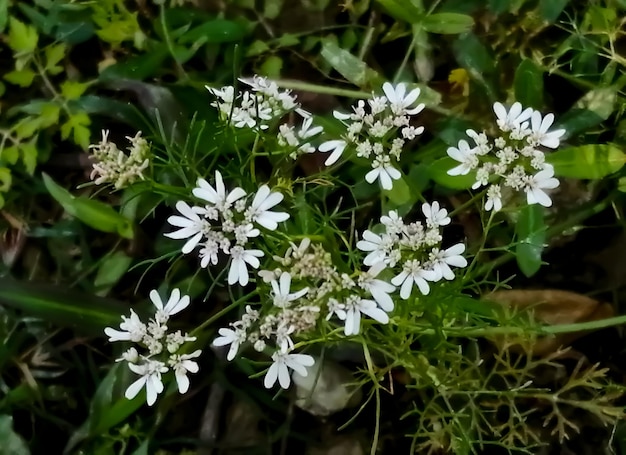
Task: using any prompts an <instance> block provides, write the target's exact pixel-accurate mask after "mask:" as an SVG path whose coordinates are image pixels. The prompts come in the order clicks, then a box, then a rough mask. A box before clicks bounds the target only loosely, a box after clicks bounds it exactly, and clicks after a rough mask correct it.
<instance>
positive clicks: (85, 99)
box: [70, 95, 149, 131]
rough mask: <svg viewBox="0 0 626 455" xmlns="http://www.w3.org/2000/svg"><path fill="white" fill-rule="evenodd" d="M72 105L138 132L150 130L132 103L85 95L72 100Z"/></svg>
mask: <svg viewBox="0 0 626 455" xmlns="http://www.w3.org/2000/svg"><path fill="white" fill-rule="evenodd" d="M70 105H71V106H72V107H75V108H76V109H77V110H80V111H83V112H85V113H86V114H89V115H91V114H98V115H102V116H105V117H109V118H112V119H114V120H116V121H118V122H122V123H124V124H126V125H128V126H131V127H132V128H134V129H135V130H137V131H146V130H147V129H148V128H149V125H148V124H147V120H146V119H145V118H143V117H142V115H141V113H140V111H139V109H138V108H136V107H135V106H134V105H133V104H132V103H124V102H122V101H118V100H114V99H111V98H105V97H102V96H96V95H85V96H81V97H80V98H79V99H77V100H72V101H71V102H70Z"/></svg>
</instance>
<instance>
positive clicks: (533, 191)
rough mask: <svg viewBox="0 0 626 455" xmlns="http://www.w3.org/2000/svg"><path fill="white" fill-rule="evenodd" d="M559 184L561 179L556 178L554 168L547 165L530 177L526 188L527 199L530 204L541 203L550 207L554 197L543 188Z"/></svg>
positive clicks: (548, 188)
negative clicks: (551, 197)
mask: <svg viewBox="0 0 626 455" xmlns="http://www.w3.org/2000/svg"><path fill="white" fill-rule="evenodd" d="M557 186H559V181H558V180H557V179H555V178H554V168H553V167H552V166H547V167H546V168H545V169H543V170H541V171H539V172H537V173H536V174H535V175H533V176H530V177H528V179H527V181H526V187H525V188H524V191H525V192H526V200H527V202H528V203H529V204H541V205H543V206H544V207H550V206H551V205H552V199H550V196H548V194H547V193H546V192H545V191H543V190H544V189H546V190H551V189H554V188H556V187H557Z"/></svg>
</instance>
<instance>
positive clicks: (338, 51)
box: [321, 40, 380, 87]
mask: <svg viewBox="0 0 626 455" xmlns="http://www.w3.org/2000/svg"><path fill="white" fill-rule="evenodd" d="M321 54H322V57H323V58H324V60H326V61H327V62H328V64H329V65H330V66H332V67H333V68H334V69H335V70H336V71H337V72H338V73H339V74H341V75H342V76H343V77H345V78H346V79H347V80H348V81H350V82H352V83H353V84H354V85H356V86H358V87H368V86H370V85H373V81H375V80H377V79H380V76H379V74H378V73H377V72H376V71H374V70H373V69H371V68H370V67H369V66H367V64H366V63H365V62H364V61H363V60H361V59H359V58H358V57H356V56H355V55H352V54H351V53H350V52H348V51H346V50H345V49H342V48H340V47H339V46H338V45H337V44H336V43H334V42H332V41H329V40H326V41H324V43H323V44H322V52H321Z"/></svg>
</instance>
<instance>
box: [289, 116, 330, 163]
mask: <svg viewBox="0 0 626 455" xmlns="http://www.w3.org/2000/svg"><path fill="white" fill-rule="evenodd" d="M323 131H324V128H323V127H321V126H313V118H312V117H305V118H304V120H303V121H302V125H301V126H300V128H299V129H296V127H295V126H290V125H288V124H286V123H283V124H282V125H280V126H279V127H278V145H279V146H281V147H282V148H284V149H286V150H287V151H288V152H289V156H290V157H291V158H292V159H294V160H295V159H296V158H298V156H300V155H303V154H305V153H314V152H315V151H316V148H315V147H314V146H313V145H311V142H310V140H311V139H312V138H314V137H315V136H318V135H320V134H321V133H323Z"/></svg>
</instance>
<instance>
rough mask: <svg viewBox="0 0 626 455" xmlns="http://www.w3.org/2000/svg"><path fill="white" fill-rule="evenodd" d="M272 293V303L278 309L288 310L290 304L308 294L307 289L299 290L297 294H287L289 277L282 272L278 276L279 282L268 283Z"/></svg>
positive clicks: (289, 282) (289, 283)
mask: <svg viewBox="0 0 626 455" xmlns="http://www.w3.org/2000/svg"><path fill="white" fill-rule="evenodd" d="M270 284H271V285H272V291H273V303H274V306H275V307H278V308H289V306H290V305H291V302H293V301H294V300H297V299H299V298H300V297H302V296H303V295H304V294H306V293H307V292H309V288H308V287H306V288H304V289H300V290H299V291H298V292H294V293H289V291H290V287H291V275H290V274H289V273H287V272H283V273H282V274H281V275H280V278H279V281H276V280H272V281H271V282H270Z"/></svg>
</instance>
